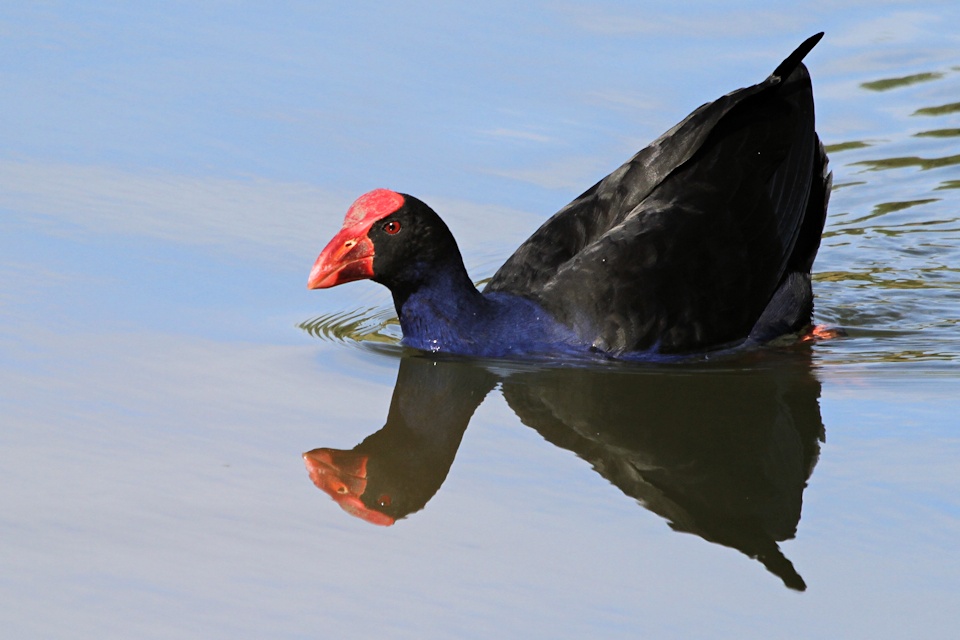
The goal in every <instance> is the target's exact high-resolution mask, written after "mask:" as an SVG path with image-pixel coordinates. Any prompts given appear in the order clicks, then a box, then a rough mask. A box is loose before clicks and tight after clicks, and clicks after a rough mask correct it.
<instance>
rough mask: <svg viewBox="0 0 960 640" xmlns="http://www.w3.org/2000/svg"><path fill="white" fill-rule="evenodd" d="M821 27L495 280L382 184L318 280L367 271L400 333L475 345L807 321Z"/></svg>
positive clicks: (697, 350)
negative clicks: (478, 275) (390, 305)
mask: <svg viewBox="0 0 960 640" xmlns="http://www.w3.org/2000/svg"><path fill="white" fill-rule="evenodd" d="M822 37H823V33H822V32H821V33H818V34H815V35H813V36H811V37H810V38H808V39H806V40H805V41H804V42H803V43H801V44H800V46H799V47H797V49H796V50H794V51H793V53H791V54H790V55H789V56H787V58H786V59H784V60H783V62H781V63H780V64H779V65H778V66H777V67H776V68H775V70H774V71H773V73H772V74H771V75H770V76H768V77H767V78H766V79H764V80H763V81H762V82H759V83H757V84H754V85H751V86H748V87H744V88H741V89H737V90H735V91H732V92H730V93H728V94H726V95H724V96H721V97H720V98H718V99H716V100H714V101H712V102H708V103H706V104H704V105H702V106H700V107H699V108H697V109H695V110H694V111H693V112H692V113H691V114H690V115H688V116H687V117H686V118H684V119H683V120H682V121H680V122H679V123H678V124H677V125H675V126H674V127H673V128H671V129H669V130H668V131H667V132H666V133H664V134H663V135H662V136H660V137H659V138H657V139H656V140H654V141H653V142H652V143H651V144H650V145H648V146H647V147H645V148H644V149H642V150H641V151H639V152H638V153H636V154H635V155H634V156H633V157H631V158H630V159H629V160H627V162H625V163H624V164H623V165H621V166H620V167H619V168H617V169H616V170H614V171H613V172H612V173H610V174H609V175H607V176H606V177H604V178H603V179H601V180H600V181H599V182H597V183H596V184H594V185H593V186H592V187H590V188H589V189H587V190H586V191H585V192H584V193H583V194H581V195H580V196H579V197H577V198H576V199H575V200H573V201H572V202H570V203H569V204H568V205H566V206H565V207H563V208H562V209H560V211H558V212H557V213H555V214H554V215H553V216H551V217H550V218H549V219H548V220H547V221H546V222H544V223H543V225H542V226H541V227H540V228H539V229H537V230H536V231H535V232H534V233H533V235H531V236H530V237H529V238H528V239H527V240H526V241H524V242H523V243H522V244H521V245H520V246H519V248H517V250H516V251H515V252H514V253H513V255H511V256H510V257H509V258H508V259H507V260H506V262H505V263H504V264H503V266H501V267H500V268H499V269H498V270H497V271H496V272H495V273H494V275H493V277H492V278H490V280H489V281H488V282H487V283H486V285H485V286H484V288H483V290H482V291H480V290H478V289H477V287H476V286H475V285H474V282H473V281H472V280H471V279H470V277H469V275H468V274H467V270H466V268H465V266H464V262H463V257H462V255H461V252H460V250H459V248H458V246H457V243H456V240H455V239H454V237H453V235H452V233H451V232H450V230H449V228H448V227H447V225H446V224H445V223H444V222H443V221H442V220H441V218H440V216H439V215H438V214H437V213H436V212H435V211H434V210H433V209H431V208H430V207H429V206H428V205H427V204H426V203H424V202H423V201H421V200H419V199H418V198H416V197H414V196H412V195H409V194H405V193H400V192H398V191H393V190H390V189H382V188H381V189H375V190H373V191H370V192H368V193H366V194H364V195H362V196H360V197H359V198H358V199H357V200H356V201H355V202H354V203H353V204H352V206H350V208H349V209H348V211H347V213H346V216H345V218H344V221H343V225H342V227H341V229H340V231H339V232H337V233H336V235H335V236H334V237H333V239H332V240H330V242H329V243H328V244H327V245H326V246H325V248H324V249H323V250H322V252H321V253H320V255H319V256H318V257H317V259H316V261H315V263H314V265H313V268H312V270H311V272H310V276H309V278H308V282H307V286H308V288H310V289H324V288H328V287H333V286H336V285H340V284H343V283H346V282H351V281H354V280H361V279H372V280H373V281H374V282H378V283H380V284H382V285H385V286H386V287H387V288H389V290H390V292H391V294H392V297H393V302H394V306H395V308H396V312H397V317H398V319H399V324H400V328H401V330H402V333H403V338H402V344H403V345H405V346H407V347H411V348H414V349H419V350H423V351H430V352H442V353H451V354H460V355H465V356H479V357H493V358H536V357H548V358H556V357H559V358H566V357H577V356H586V357H590V358H594V357H599V358H603V359H616V360H649V361H665V360H674V359H683V358H690V357H704V356H706V357H709V356H710V355H711V354H717V353H729V352H731V351H733V352H738V351H741V350H744V349H752V348H758V347H761V346H763V345H766V344H768V343H770V342H772V341H777V342H780V340H778V339H780V338H784V337H790V336H794V337H796V336H799V335H800V334H801V333H803V332H805V331H808V330H809V328H810V323H811V320H812V313H813V291H812V285H811V269H812V266H813V262H814V259H815V258H816V255H817V251H818V249H819V246H820V239H821V236H822V233H823V227H824V223H825V220H826V213H827V204H828V201H829V194H830V189H831V180H832V175H831V173H830V172H829V171H828V159H827V155H826V152H825V150H824V147H823V144H822V143H821V141H820V138H819V136H818V135H817V132H816V126H815V116H814V102H813V89H812V85H811V80H810V74H809V72H808V71H807V68H806V66H805V65H804V64H803V59H804V57H805V56H806V55H807V54H808V53H809V52H810V51H811V50H812V49H813V47H814V46H815V45H816V44H817V43H818V42H819V41H820V39H821V38H822Z"/></svg>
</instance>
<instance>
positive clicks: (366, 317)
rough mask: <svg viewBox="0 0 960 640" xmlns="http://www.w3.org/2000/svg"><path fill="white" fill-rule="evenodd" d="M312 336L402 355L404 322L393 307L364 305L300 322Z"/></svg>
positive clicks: (300, 325) (302, 327) (300, 326)
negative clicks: (402, 327) (401, 339)
mask: <svg viewBox="0 0 960 640" xmlns="http://www.w3.org/2000/svg"><path fill="white" fill-rule="evenodd" d="M297 326H298V327H299V328H301V329H303V330H304V331H306V332H307V333H309V334H310V335H312V336H314V337H316V338H320V339H322V340H327V341H330V342H336V343H340V344H346V345H349V346H353V347H361V348H366V349H372V350H375V351H382V352H386V353H389V354H392V355H399V354H400V352H401V351H402V347H401V346H400V338H401V337H402V334H401V333H400V323H399V322H398V321H397V317H396V314H395V313H394V312H393V309H391V308H387V307H364V308H360V309H349V310H344V311H334V312H331V313H325V314H323V315H320V316H317V317H315V318H312V319H310V320H306V321H304V322H301V323H300V324H299V325H297Z"/></svg>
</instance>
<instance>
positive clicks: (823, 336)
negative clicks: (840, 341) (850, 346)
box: [800, 324, 847, 342]
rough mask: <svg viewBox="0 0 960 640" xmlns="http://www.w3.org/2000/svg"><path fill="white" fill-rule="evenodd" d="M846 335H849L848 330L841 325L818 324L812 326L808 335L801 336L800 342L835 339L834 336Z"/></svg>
mask: <svg viewBox="0 0 960 640" xmlns="http://www.w3.org/2000/svg"><path fill="white" fill-rule="evenodd" d="M845 335H847V332H846V331H844V330H843V329H841V328H840V327H828V326H827V325H825V324H817V325H814V326H812V327H811V328H810V330H809V331H808V332H807V333H806V335H804V336H803V337H802V338H800V342H820V341H821V340H833V339H834V338H842V337H843V336H845Z"/></svg>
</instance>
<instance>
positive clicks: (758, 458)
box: [304, 351, 824, 590]
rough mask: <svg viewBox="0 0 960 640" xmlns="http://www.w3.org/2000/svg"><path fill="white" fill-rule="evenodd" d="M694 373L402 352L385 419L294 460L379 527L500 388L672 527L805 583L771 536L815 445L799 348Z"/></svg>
mask: <svg viewBox="0 0 960 640" xmlns="http://www.w3.org/2000/svg"><path fill="white" fill-rule="evenodd" d="M755 357H756V358H758V360H756V361H753V362H750V363H744V362H742V361H738V362H736V363H730V362H727V363H725V364H724V363H721V364H719V365H713V366H706V365H696V366H695V367H692V368H691V367H686V366H674V367H656V368H640V367H625V366H617V367H609V368H575V367H566V368H564V367H556V368H539V369H532V368H530V369H519V370H513V371H507V372H506V373H505V372H503V371H498V372H494V371H493V370H491V369H488V368H487V367H485V366H484V365H483V364H482V363H477V362H470V361H466V360H459V359H457V360H451V359H434V358H431V357H430V356H427V355H425V354H418V355H409V356H406V357H404V358H403V359H402V360H401V362H400V370H399V373H398V376H397V384H396V387H395V389H394V393H393V399H392V402H391V405H390V411H389V414H388V416H387V423H386V425H385V426H384V427H383V428H382V429H381V430H380V431H378V432H376V433H374V434H373V435H371V436H369V437H368V438H366V439H365V440H364V441H363V442H361V443H360V444H358V445H357V446H356V447H354V448H353V449H352V450H350V451H343V450H337V449H328V448H321V449H314V450H313V451H310V452H307V453H305V454H304V460H305V462H306V466H307V469H308V471H309V473H310V477H311V479H312V480H313V482H314V484H315V485H316V486H317V487H318V488H320V489H322V490H324V491H325V492H327V493H328V494H329V495H330V496H331V497H333V499H334V500H335V501H336V502H337V503H338V504H339V505H340V506H341V507H342V508H343V509H344V510H346V511H348V512H349V513H351V514H353V515H355V516H358V517H360V518H363V519H364V520H367V521H369V522H372V523H375V524H381V525H389V524H393V523H394V522H395V521H396V520H397V519H400V518H402V517H404V516H406V515H409V514H411V513H413V512H415V511H418V510H420V509H422V508H423V507H424V505H425V504H426V503H427V501H428V500H429V499H430V498H431V497H432V496H433V495H434V494H435V493H436V492H437V490H439V488H440V485H441V484H442V483H443V481H444V479H445V478H446V476H447V473H448V472H449V470H450V466H451V465H452V463H453V459H454V457H455V456H456V453H457V449H458V447H459V446H460V441H461V439H462V437H463V433H464V431H465V430H466V428H467V425H468V423H469V421H470V418H471V416H472V415H473V413H474V411H475V410H476V408H477V407H478V406H479V405H480V403H481V402H482V401H483V399H484V397H485V396H486V395H487V394H488V393H489V392H490V390H491V389H493V388H494V386H496V384H497V383H498V382H499V383H500V384H501V386H502V392H503V395H504V397H505V398H506V400H507V403H508V404H509V405H510V407H511V408H512V409H513V411H514V412H515V413H516V415H517V417H518V418H519V419H520V421H521V422H522V423H523V424H525V425H527V426H529V427H532V428H533V429H535V430H537V431H538V432H539V433H540V434H541V436H542V437H543V438H544V439H546V440H547V441H548V442H550V443H552V444H554V445H556V446H558V447H562V448H564V449H568V450H570V451H572V452H574V453H576V454H577V455H578V456H579V457H580V458H582V459H583V460H586V461H587V462H589V463H590V465H591V466H592V467H593V469H594V470H595V471H596V472H597V473H599V474H600V475H602V476H603V477H604V478H606V479H607V480H609V481H610V482H611V483H612V484H613V485H615V486H616V487H617V488H619V489H620V490H621V491H622V492H623V493H625V494H626V495H628V496H630V497H632V498H634V499H635V500H637V501H638V502H639V503H640V504H641V505H643V506H644V507H645V508H647V509H649V510H650V511H652V512H654V513H656V514H658V515H660V516H661V517H663V518H665V519H666V520H667V522H668V523H669V524H670V526H671V527H672V528H673V529H674V530H676V531H682V532H688V533H694V534H696V535H698V536H700V537H702V538H703V539H705V540H708V541H710V542H714V543H717V544H722V545H725V546H728V547H732V548H734V549H737V550H739V551H741V552H742V553H744V554H746V555H747V556H749V557H751V558H755V559H757V560H759V561H760V562H761V563H762V564H763V565H764V566H765V567H766V568H767V569H768V570H769V571H770V572H771V573H773V574H774V575H776V576H778V577H779V578H780V579H781V580H783V582H784V584H785V585H786V586H788V587H790V588H792V589H798V590H803V589H805V588H806V586H805V584H804V581H803V579H802V578H801V577H800V575H799V574H798V573H797V571H796V570H795V569H794V567H793V564H792V563H791V562H790V561H789V560H788V559H787V558H786V557H785V556H784V555H783V553H782V552H781V551H780V548H779V546H778V544H777V543H778V542H780V541H784V540H788V539H790V538H792V537H793V536H794V535H795V533H796V528H797V524H798V522H799V520H800V511H801V504H802V496H803V490H804V488H805V487H806V483H807V479H808V478H809V477H810V473H811V472H812V471H813V467H814V465H815V464H816V461H817V456H818V454H819V450H820V442H821V441H822V440H823V436H824V428H823V423H822V421H821V418H820V408H819V402H818V399H819V396H820V384H819V382H818V381H817V379H816V378H815V377H814V375H813V374H812V372H811V367H810V362H809V352H808V351H800V352H788V353H784V354H772V355H771V354H770V353H769V352H766V353H764V354H762V355H757V356H755Z"/></svg>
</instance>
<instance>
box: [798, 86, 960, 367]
mask: <svg viewBox="0 0 960 640" xmlns="http://www.w3.org/2000/svg"><path fill="white" fill-rule="evenodd" d="M860 90H861V91H864V92H865V94H866V95H868V96H871V95H872V96H874V97H872V98H870V99H869V100H868V101H866V102H865V104H867V105H869V104H871V103H872V102H876V105H875V111H876V113H880V112H883V113H885V114H887V115H889V116H890V117H889V118H888V119H886V120H884V121H882V127H878V129H877V130H875V131H870V132H869V133H868V134H867V135H865V136H864V140H847V141H843V142H839V143H835V144H830V145H828V147H827V148H828V152H829V153H830V160H831V168H832V169H833V172H834V182H835V184H836V185H837V187H836V188H835V189H834V192H833V195H832V201H831V204H830V212H829V215H828V218H827V228H826V230H825V232H824V237H823V243H822V246H821V251H820V256H819V257H818V260H817V263H816V265H815V268H814V269H815V272H814V280H815V283H816V284H815V292H816V316H817V320H818V321H819V322H826V323H831V324H837V325H840V326H842V327H844V328H845V329H846V330H847V332H848V336H849V337H848V338H846V339H843V340H839V341H835V342H827V343H822V344H820V345H817V352H818V356H819V357H820V358H821V360H823V361H825V362H829V363H849V364H871V363H879V362H938V363H956V362H957V361H960V335H958V328H960V194H958V192H957V188H958V185H960V180H957V176H958V166H960V155H958V154H957V146H956V138H957V136H958V135H960V129H958V127H957V114H958V113H960V103H957V102H955V101H950V100H949V98H948V99H946V100H945V99H944V96H955V95H956V94H957V93H960V73H958V70H957V69H955V68H948V69H935V70H931V71H929V72H925V73H917V74H913V75H908V76H897V77H891V78H887V79H879V80H876V81H871V82H866V83H861V84H860ZM867 108H868V109H870V110H874V109H871V108H870V107H869V106H868V107H867ZM873 115H875V114H873ZM841 187H842V188H841Z"/></svg>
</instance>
